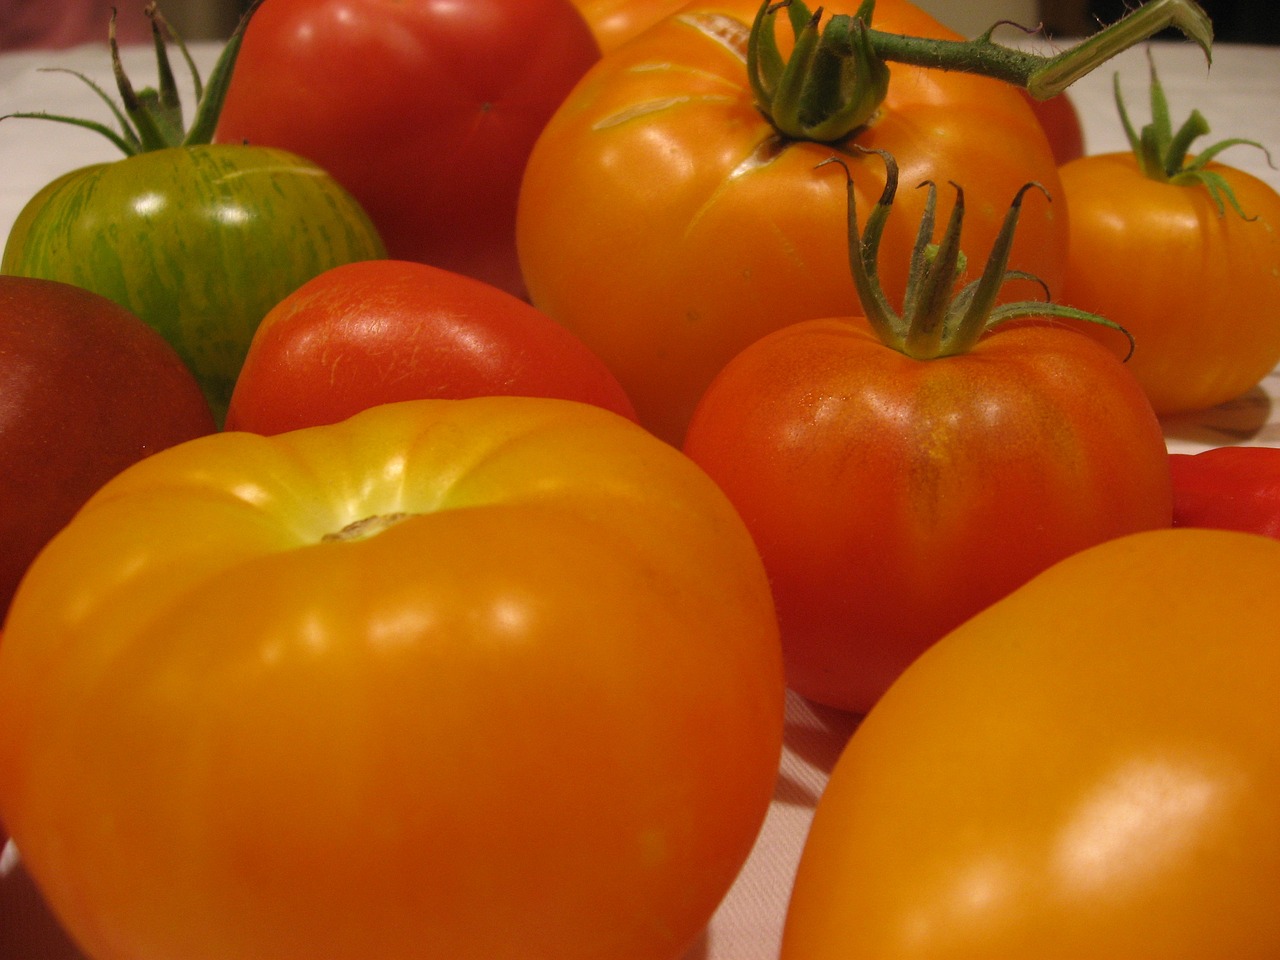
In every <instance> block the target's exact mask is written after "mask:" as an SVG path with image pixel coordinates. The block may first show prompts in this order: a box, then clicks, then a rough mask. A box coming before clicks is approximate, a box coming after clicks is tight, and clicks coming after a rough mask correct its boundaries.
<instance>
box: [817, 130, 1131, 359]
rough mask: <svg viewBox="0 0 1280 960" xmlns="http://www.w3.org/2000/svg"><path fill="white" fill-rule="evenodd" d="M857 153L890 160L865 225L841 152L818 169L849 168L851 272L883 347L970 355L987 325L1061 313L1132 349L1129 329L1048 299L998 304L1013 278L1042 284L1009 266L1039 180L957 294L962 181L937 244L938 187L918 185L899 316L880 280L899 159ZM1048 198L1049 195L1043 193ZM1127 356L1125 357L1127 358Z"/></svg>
mask: <svg viewBox="0 0 1280 960" xmlns="http://www.w3.org/2000/svg"><path fill="white" fill-rule="evenodd" d="M853 149H854V150H857V151H858V152H861V153H874V154H877V155H878V156H880V157H881V159H883V160H884V163H885V171H886V173H885V185H884V190H883V191H882V192H881V194H880V197H879V199H878V200H877V201H876V206H875V209H874V210H873V211H872V212H871V214H870V215H869V216H868V218H867V226H866V229H865V230H862V229H861V228H860V227H859V226H858V212H857V202H856V195H855V191H854V182H853V176H852V174H851V173H850V171H849V167H848V164H847V163H845V161H844V160H843V159H842V158H840V157H837V156H833V157H829V158H828V159H826V160H824V161H822V163H820V164H819V165H818V166H820V167H821V166H825V165H827V164H829V163H836V164H839V165H840V166H841V167H842V168H843V169H844V172H845V188H846V197H847V208H846V209H847V214H846V215H847V218H848V228H849V270H850V273H851V274H852V276H853V282H854V287H855V288H856V289H857V291H858V298H859V300H860V301H861V304H862V312H863V316H865V317H866V319H867V322H868V324H869V325H870V326H871V329H872V330H873V331H874V332H875V334H876V336H877V337H878V338H879V339H880V341H881V342H882V343H884V344H885V346H888V347H892V348H893V349H895V350H898V351H900V352H901V353H903V354H906V355H907V356H909V357H913V358H914V359H917V360H935V359H939V358H941V357H948V356H956V355H958V354H963V353H967V352H969V351H970V350H971V349H973V347H974V345H975V344H977V342H978V341H979V340H980V339H981V338H982V336H983V335H984V334H986V333H987V332H988V331H989V330H991V329H993V328H994V327H996V326H998V325H999V324H1002V323H1005V322H1007V321H1009V320H1014V319H1019V318H1024V317H1063V318H1070V319H1073V320H1083V321H1086V322H1089V323H1097V324H1100V325H1102V326H1105V327H1109V328H1111V329H1113V330H1117V331H1119V332H1120V333H1122V334H1124V335H1125V336H1126V337H1128V339H1129V352H1130V354H1132V352H1133V337H1132V336H1130V335H1129V332H1128V331H1127V330H1125V329H1124V328H1123V327H1121V326H1120V325H1119V324H1117V323H1114V322H1113V321H1111V320H1108V319H1106V318H1105V317H1100V316H1098V315H1096V314H1092V313H1087V312H1085V311H1083V310H1077V309H1075V308H1074V307H1068V306H1064V305H1062V304H1056V303H1052V302H1049V301H1048V300H1047V290H1046V300H1045V301H1039V300H1035V301H1032V300H1020V301H1017V302H1014V303H1005V304H997V302H996V301H997V298H998V296H999V293H1000V289H1001V288H1002V287H1003V286H1004V284H1005V283H1007V282H1008V281H1010V280H1033V281H1035V282H1038V283H1040V285H1041V287H1042V288H1043V287H1044V284H1043V282H1041V281H1040V280H1039V278H1038V277H1035V276H1034V275H1032V274H1028V273H1025V272H1022V271H1017V270H1009V269H1008V265H1009V254H1010V251H1011V250H1012V248H1013V238H1014V233H1015V232H1016V230H1017V225H1018V218H1019V216H1020V214H1021V211H1022V200H1023V197H1024V196H1025V195H1026V194H1027V192H1028V191H1029V190H1040V191H1041V192H1042V193H1044V192H1045V191H1044V188H1043V187H1042V186H1041V185H1040V184H1038V183H1028V184H1024V185H1023V186H1022V188H1021V189H1019V190H1018V192H1017V194H1016V195H1015V196H1014V198H1013V201H1012V203H1010V205H1009V210H1008V212H1007V213H1006V214H1005V219H1004V222H1003V224H1002V225H1001V228H1000V232H999V234H998V235H997V236H996V240H995V243H994V244H993V245H992V249H991V253H990V256H989V257H988V258H987V262H986V265H985V267H984V268H983V271H982V274H981V276H980V277H979V278H978V279H977V280H974V281H972V282H970V283H968V284H966V285H965V286H964V287H963V288H962V289H960V290H959V291H958V292H957V291H956V289H955V288H956V285H957V283H958V282H959V280H960V277H961V276H962V274H963V273H964V269H965V261H964V255H963V253H962V251H961V250H960V232H961V227H962V226H963V222H964V190H963V189H962V188H961V187H960V186H959V185H958V184H954V183H953V184H952V187H954V189H955V193H956V201H955V203H954V204H953V205H952V208H951V215H950V217H949V218H948V220H947V225H946V227H945V228H944V230H943V234H942V239H941V240H940V241H938V242H937V243H936V244H935V243H933V242H932V238H933V232H934V217H935V211H936V207H937V185H936V184H935V183H933V182H932V181H925V182H924V183H922V184H921V186H922V187H925V188H926V189H928V191H929V195H928V198H927V199H926V201H925V209H924V213H923V215H922V216H921V219H920V227H919V230H918V231H917V233H916V242H915V246H914V248H913V249H912V252H911V261H910V266H909V270H908V273H907V284H906V291H905V294H904V296H903V302H902V311H901V313H899V312H897V311H895V310H894V309H893V306H892V305H891V304H890V303H889V300H888V298H887V297H886V296H885V293H884V290H883V288H882V287H881V285H880V280H879V268H878V260H879V251H880V239H881V236H882V234H883V232H884V227H885V224H886V222H887V220H888V217H889V213H890V210H891V208H892V206H893V200H894V197H895V195H896V194H897V189H898V164H897V162H896V161H895V160H894V158H893V156H892V155H891V154H889V153H888V152H886V151H884V150H872V149H867V148H864V147H860V146H858V145H856V144H855V145H854V146H853ZM1045 195H1046V196H1048V194H1047V193H1046V194H1045ZM1126 359H1127V358H1126Z"/></svg>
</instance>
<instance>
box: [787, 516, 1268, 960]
mask: <svg viewBox="0 0 1280 960" xmlns="http://www.w3.org/2000/svg"><path fill="white" fill-rule="evenodd" d="M1277 578H1280V544H1277V543H1276V542H1275V541H1273V540H1269V539H1266V538H1263V537H1258V536H1252V535H1248V534H1242V533H1235V532H1222V531H1206V530H1166V531H1156V532H1147V533H1141V534H1137V535H1135V536H1132V537H1124V538H1120V539H1117V540H1114V541H1110V542H1108V543H1105V544H1102V545H1100V546H1098V547H1096V548H1093V549H1090V550H1087V551H1084V552H1082V553H1080V554H1077V555H1075V556H1073V557H1070V558H1068V559H1066V560H1064V561H1063V562H1062V563H1060V564H1058V565H1055V566H1054V567H1053V568H1051V569H1050V570H1048V571H1046V572H1045V573H1044V574H1043V575H1041V576H1040V577H1038V578H1036V579H1035V580H1033V581H1032V582H1031V583H1029V584H1028V585H1026V586H1025V587H1023V588H1022V589H1020V590H1018V591H1017V592H1016V593H1014V594H1012V595H1011V596H1009V597H1008V598H1006V599H1004V600H1002V601H1000V602H999V603H997V604H996V605H995V606H993V607H991V608H990V609H988V610H986V611H984V612H983V613H981V614H979V615H978V616H976V617H975V618H974V619H972V620H970V621H969V622H968V623H966V624H965V625H963V626H962V627H960V628H959V629H958V630H956V631H955V632H954V633H952V634H950V635H949V636H947V637H946V638H945V639H943V640H942V641H941V642H940V643H938V644H937V645H935V646H934V647H933V648H932V649H931V650H929V651H928V652H927V653H926V654H924V656H922V657H921V658H920V659H919V660H918V661H917V662H916V663H914V664H912V666H911V667H910V669H908V670H907V672H906V673H905V674H904V675H903V676H902V678H901V679H900V680H899V682H898V683H896V684H895V685H894V686H893V688H892V689H891V690H890V691H889V693H888V694H887V695H886V696H885V697H884V699H883V700H881V701H880V703H879V704H878V705H877V706H876V708H875V709H874V710H873V711H872V712H871V714H870V715H869V716H868V717H867V718H866V719H865V720H864V722H863V723H862V725H861V727H860V728H859V729H858V730H857V731H856V732H855V734H854V736H853V738H852V739H851V740H850V742H849V745H848V746H847V747H846V750H845V752H844V754H843V755H842V756H841V758H840V760H839V762H838V763H837V765H836V767H835V770H834V772H833V774H832V777H831V779H830V781H829V783H828V785H827V788H826V792H825V793H824V795H823V797H822V799H821V801H820V802H819V805H818V809H817V812H816V815H815V817H814V820H813V824H812V829H811V832H810V834H809V836H808V840H807V842H806V845H805V848H804V851H803V855H802V857H801V862H800V867H799V870H798V873H797V877H796V883H795V888H794V892H793V895H792V900H791V904H790V908H789V914H788V917H787V922H786V928H785V933H784V937H783V946H782V951H781V957H782V960H836V958H839V960H862V958H872V957H875V958H884V957H930V958H934V960H959V958H965V960H987V958H990V957H1002V958H1011V957H1036V958H1040V960H1078V958H1081V957H1125V958H1130V960H1200V958H1203V957H1210V956H1212V957H1232V958H1238V960H1262V958H1267V957H1274V956H1276V955H1277V954H1278V953H1280V920H1278V919H1277V914H1276V912H1275V909H1274V906H1275V897H1274V890H1275V885H1274V880H1275V877H1276V876H1277V875H1280V825H1278V823H1277V820H1276V816H1275V810H1276V808H1277V805H1278V804H1280V736H1278V735H1277V727H1276V724H1275V723H1274V710H1273V708H1272V706H1271V705H1272V704H1273V703H1274V691H1275V689H1276V685H1277V683H1280V643H1278V642H1277V640H1278V639H1280V637H1278V635H1277V624H1278V623H1280V593H1278V592H1277V591H1276V589H1275V584H1276V581H1277Z"/></svg>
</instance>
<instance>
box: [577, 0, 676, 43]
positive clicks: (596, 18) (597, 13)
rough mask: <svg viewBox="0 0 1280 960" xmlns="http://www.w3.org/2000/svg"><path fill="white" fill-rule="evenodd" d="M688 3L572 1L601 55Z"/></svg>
mask: <svg viewBox="0 0 1280 960" xmlns="http://www.w3.org/2000/svg"><path fill="white" fill-rule="evenodd" d="M688 2H689V0H573V3H574V6H576V7H577V8H578V12H580V13H581V14H582V16H583V17H584V18H585V19H586V21H587V23H588V24H589V25H590V27H591V32H592V34H593V35H594V36H595V38H596V43H598V44H599V45H600V50H601V52H602V53H608V52H609V51H610V50H612V49H613V48H614V47H617V46H620V45H622V44H623V43H626V42H627V41H628V40H630V39H631V38H632V37H634V36H635V35H636V34H638V33H642V32H643V31H645V30H647V29H648V28H649V27H651V26H653V25H654V24H655V23H657V22H658V21H659V20H661V19H662V18H663V17H668V16H670V15H671V14H673V13H675V12H676V11H677V10H679V9H680V8H681V7H683V6H685V5H686V4H687V3H688Z"/></svg>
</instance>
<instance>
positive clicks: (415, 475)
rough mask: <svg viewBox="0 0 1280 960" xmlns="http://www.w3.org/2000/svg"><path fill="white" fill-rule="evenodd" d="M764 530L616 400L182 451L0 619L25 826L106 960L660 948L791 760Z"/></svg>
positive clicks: (225, 442)
mask: <svg viewBox="0 0 1280 960" xmlns="http://www.w3.org/2000/svg"><path fill="white" fill-rule="evenodd" d="M783 693H784V691H783V682H782V666H781V657H780V655H779V650H778V640H777V623H776V620H775V619H774V614H773V608H772V602H771V599H770V595H769V589H768V583H767V580H766V579H765V575H764V572H763V569H762V568H761V564H760V560H759V557H758V555H757V553H756V551H755V548H754V546H753V544H752V542H751V539H750V537H749V535H748V534H747V532H746V530H745V529H744V528H743V526H742V522H741V520H740V519H739V518H738V517H737V515H736V513H734V511H733V509H732V507H731V506H730V505H729V503H728V502H727V501H726V500H725V498H724V496H723V494H721V493H720V491H719V490H718V489H717V488H716V486H715V485H714V484H713V483H712V482H711V480H709V479H708V478H707V477H706V476H705V474H703V473H702V472H701V471H699V470H698V469H697V468H696V467H695V466H694V465H693V464H692V463H690V462H689V461H688V460H687V459H686V458H685V457H683V456H682V455H681V454H680V453H679V452H678V451H676V450H673V449H672V448H671V447H670V446H669V445H667V444H664V443H662V442H660V441H658V440H656V439H655V438H654V437H652V436H651V435H649V434H648V433H646V432H645V431H644V430H642V429H641V428H640V427H638V426H636V425H635V424H634V423H632V422H630V421H628V420H626V419H624V418H622V417H619V416H617V415H615V414H612V413H609V412H607V411H604V410H601V409H599V408H597V407H594V406H590V405H588V404H582V403H575V402H571V401H565V400H549V399H531V398H516V397H489V398H478V399H471V400H456V401H447V400H442V401H409V402H405V403H399V404H384V405H381V406H378V407H375V408H372V409H370V410H366V411H364V412H363V413H360V414H357V415H356V416H355V417H352V418H351V419H349V420H347V421H344V422H343V423H341V424H336V425H330V426H322V427H314V428H311V429H307V430H298V431H294V432H292V433H286V434H280V435H278V436H275V437H261V436H258V435H256V434H250V433H242V432H233V433H220V434H215V435H213V436H209V437H205V438H202V439H200V440H195V441H192V442H190V443H187V444H183V445H180V446H177V447H174V448H171V449H170V450H167V451H163V452H162V453H159V454H156V455H154V456H152V457H150V458H148V459H147V460H144V461H143V462H142V463H141V464H139V465H138V466H136V467H133V468H131V469H129V470H126V471H125V472H124V473H123V474H121V475H119V476H118V477H117V478H116V479H115V480H114V481H112V482H111V483H110V484H108V485H107V486H106V487H105V488H103V489H102V490H101V491H100V492H99V493H98V494H97V495H96V496H95V497H94V499H92V500H91V501H90V502H89V503H88V504H87V505H86V506H85V508H84V509H83V510H82V511H81V513H80V514H79V515H78V516H77V517H76V519H75V520H73V521H72V522H71V523H70V524H69V525H68V526H67V527H65V528H64V529H63V531H62V532H61V533H60V534H59V535H58V536H57V537H55V538H54V540H53V541H52V542H51V544H50V545H49V546H48V547H47V548H46V549H45V551H44V552H43V553H42V554H41V555H40V557H39V558H38V559H37V560H36V562H35V564H34V566H33V567H32V569H31V572H30V573H29V575H28V577H27V578H26V580H25V581H24V582H23V585H22V587H21V588H20V589H19V591H18V594H17V597H16V599H15V601H14V604H13V607H12V610H11V613H10V618H9V620H8V623H7V624H6V626H5V634H4V640H3V643H0V819H3V821H4V823H5V825H6V827H7V828H8V829H9V831H10V833H11V835H12V837H13V838H14V840H15V842H16V843H17V845H18V847H19V848H20V849H21V851H22V856H23V860H24V862H25V863H26V865H27V867H28V869H29V870H30V872H31V874H32V876H33V877H35V879H36V880H37V882H38V883H39V885H40V887H41V888H42V890H43V891H44V893H45V895H46V897H47V899H48V900H49V902H50V904H51V906H52V908H53V909H54V911H55V912H56V913H57V914H58V916H60V917H61V919H62V920H63V921H64V922H65V924H66V925H67V927H68V929H69V930H70V931H71V932H72V933H73V935H74V936H75V937H76V938H77V939H78V940H79V941H80V942H81V943H82V944H83V946H84V947H85V949H86V952H87V953H88V954H89V955H91V956H93V957H97V958H103V960H106V958H110V960H157V958H182V960H228V958H231V957H259V958H271V960H314V958H315V957H317V956H324V957H325V958H326V960H371V958H378V960H408V958H420V957H448V958H451V960H464V958H475V960H514V958H527V957H530V956H539V957H556V958H560V960H600V958H606V957H607V958H610V960H653V958H657V957H662V958H671V957H677V956H679V955H680V954H681V952H682V950H685V949H687V947H688V945H689V944H690V943H691V942H692V941H693V940H694V939H695V938H696V937H697V935H698V934H699V933H700V931H701V930H702V928H703V927H704V926H705V924H706V923H707V921H708V920H709V919H710V917H711V915H712V913H713V911H714V909H715V907H716V905H717V903H718V902H719V900H720V899H721V897H722V896H723V895H724V893H725V892H726V891H727V890H728V888H729V885H730V883H731V882H732V880H733V878H734V876H735V874H736V873H737V871H738V869H739V867H740V866H741V865H742V863H743V862H744V860H745V859H746V856H747V854H748V852H749V850H750V849H751V846H752V844H753V842H754V840H755V836H756V833H757V831H758V829H759V827H760V824H761V822H762V820H763V817H764V814H765V811H766V810H767V808H768V805H769V801H770V798H771V796H772V792H773V784H774V780H775V778H776V775H777V764H778V759H779V751H780V744H781V735H782V711H783Z"/></svg>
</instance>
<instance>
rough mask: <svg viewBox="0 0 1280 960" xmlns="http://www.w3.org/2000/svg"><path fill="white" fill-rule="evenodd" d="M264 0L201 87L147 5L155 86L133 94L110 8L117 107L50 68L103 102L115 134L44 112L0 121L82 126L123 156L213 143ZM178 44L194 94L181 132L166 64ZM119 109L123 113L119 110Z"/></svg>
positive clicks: (171, 33)
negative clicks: (249, 29)
mask: <svg viewBox="0 0 1280 960" xmlns="http://www.w3.org/2000/svg"><path fill="white" fill-rule="evenodd" d="M262 2H263V0H252V2H251V3H250V4H249V5H248V7H247V8H246V9H245V12H244V14H243V15H242V16H241V17H240V22H239V23H238V24H237V25H236V29H235V31H234V32H233V33H232V34H231V38H230V39H229V40H228V41H227V44H226V46H224V47H223V49H222V52H221V54H219V56H218V59H217V61H216V62H215V63H214V66H213V70H212V72H211V73H210V76H209V83H208V85H207V86H206V85H205V84H204V83H203V81H202V79H201V77H200V72H199V70H197V69H196V65H195V61H194V60H193V59H192V57H191V53H190V51H189V50H187V45H186V44H185V43H184V42H183V40H182V37H181V36H180V35H179V34H178V33H177V31H176V30H174V29H173V28H172V26H170V24H169V22H168V21H167V20H166V19H165V18H164V17H163V16H162V15H161V14H160V11H159V10H158V9H157V7H156V4H155V3H150V4H148V5H147V7H146V9H145V13H146V15H147V17H148V18H150V20H151V36H152V39H153V42H154V46H155V51H156V69H157V74H158V78H159V79H158V87H157V88H153V87H144V88H143V89H141V90H135V89H134V86H133V84H132V83H131V82H130V80H129V77H128V75H127V74H126V73H125V71H124V67H123V65H122V64H121V61H120V47H119V45H118V43H117V42H116V12H115V9H114V8H112V11H111V19H110V21H109V22H108V26H107V45H108V47H109V48H110V51H111V69H112V74H113V76H114V77H115V81H116V89H117V91H118V92H119V94H120V105H119V106H117V105H116V104H115V103H114V102H113V101H112V100H111V98H110V97H109V96H108V95H107V93H106V91H105V90H103V89H102V88H101V87H100V86H98V84H96V83H94V82H93V81H92V80H91V79H89V78H88V77H87V76H85V75H84V74H83V73H79V72H77V71H75V70H65V69H57V68H55V69H53V70H52V71H51V72H55V73H69V74H71V75H72V76H73V77H76V78H77V79H79V80H80V81H81V82H83V83H84V84H86V85H87V86H88V87H89V88H90V89H91V90H93V92H94V93H95V94H96V95H97V96H98V97H99V99H101V100H103V101H104V102H105V103H106V105H107V107H108V108H109V109H110V110H111V113H112V115H113V116H114V117H115V120H116V123H117V124H119V127H120V129H119V131H116V130H114V129H112V128H111V127H109V126H107V125H106V124H105V123H100V122H99V121H97V120H87V119H83V118H79V117H66V116H62V115H60V114H52V113H46V112H43V111H21V112H16V113H9V114H5V115H4V116H0V120H5V119H8V118H10V117H13V118H18V117H24V118H29V119H35V120H53V121H55V122H57V123H67V124H71V125H73V126H77V127H84V128H85V129H86V130H92V131H93V132H95V133H98V134H101V135H102V136H104V137H106V138H107V139H108V140H110V141H111V142H112V143H113V144H115V145H116V147H117V148H119V150H120V151H121V152H122V153H123V154H124V155H125V156H128V157H132V156H135V155H137V154H139V153H147V152H150V151H153V150H164V149H167V148H169V147H178V146H195V145H197V144H208V143H212V142H213V134H214V131H215V130H216V128H217V125H218V115H219V114H220V113H221V112H222V105H223V102H224V101H225V100H226V96H227V89H228V87H230V85H231V74H232V71H233V70H234V69H235V62H236V58H237V57H238V56H239V53H240V45H241V42H242V41H243V39H244V31H245V29H246V28H247V27H248V25H249V19H250V18H251V17H252V16H253V13H254V11H255V10H257V9H258V7H259V6H261V4H262ZM170 39H172V40H173V42H174V43H176V44H177V46H178V49H179V51H180V52H181V54H182V57H183V59H184V60H185V61H186V64H187V68H188V70H189V71H190V73H191V80H192V85H193V87H194V89H195V94H196V111H195V116H194V118H193V119H192V123H191V126H190V128H188V129H184V121H183V113H182V103H181V100H180V98H179V96H178V85H177V82H176V81H175V79H174V76H173V69H172V66H171V65H170V62H169V52H168V40H170ZM122 108H123V109H122Z"/></svg>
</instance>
